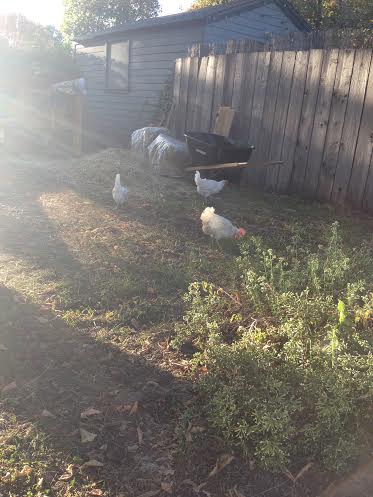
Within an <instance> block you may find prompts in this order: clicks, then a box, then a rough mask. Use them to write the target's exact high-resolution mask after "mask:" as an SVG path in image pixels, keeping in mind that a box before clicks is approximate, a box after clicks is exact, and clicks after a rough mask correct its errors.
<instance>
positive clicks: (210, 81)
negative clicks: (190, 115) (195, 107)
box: [200, 55, 217, 131]
mask: <svg viewBox="0 0 373 497" xmlns="http://www.w3.org/2000/svg"><path fill="white" fill-rule="evenodd" d="M216 63H217V59H216V56H215V55H211V56H210V57H209V58H208V62H207V70H206V81H205V87H204V91H203V100H202V115H201V122H200V129H201V131H210V125H211V114H212V103H213V98H214V90H215V72H216Z"/></svg>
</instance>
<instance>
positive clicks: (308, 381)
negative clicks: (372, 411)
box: [174, 224, 373, 470]
mask: <svg viewBox="0 0 373 497" xmlns="http://www.w3.org/2000/svg"><path fill="white" fill-rule="evenodd" d="M371 255H372V254H371V250H370V249H369V247H367V246H362V247H361V248H359V249H353V250H348V249H344V248H343V244H342V240H341V238H340V235H339V232H338V225H337V224H333V226H332V227H331V231H330V234H329V237H328V239H327V241H326V243H325V245H319V246H318V247H317V248H316V249H312V247H310V246H304V245H302V243H301V240H300V237H299V236H294V237H293V239H292V241H291V243H290V244H289V245H288V246H287V247H285V249H283V250H282V252H281V253H280V252H279V254H277V253H275V252H274V251H273V250H272V249H268V248H266V247H265V244H264V242H263V240H260V239H258V238H253V239H251V240H250V241H249V242H247V243H246V244H244V245H242V247H241V256H240V257H238V258H237V260H236V263H235V271H236V274H237V278H236V287H235V288H234V289H233V290H230V291H229V292H228V291H225V290H223V289H221V288H218V287H216V286H214V285H212V284H210V283H207V282H201V283H193V284H192V285H191V286H190V288H189V292H188V294H187V295H186V296H185V300H186V302H187V305H188V309H187V312H186V315H185V317H184V322H183V323H182V324H180V325H179V326H178V327H177V329H176V337H175V340H174V343H175V345H181V344H183V343H186V342H189V343H192V344H193V345H194V347H195V348H196V349H197V352H196V354H195V358H194V360H195V361H196V362H197V363H198V364H201V363H203V364H204V365H205V366H206V369H207V373H206V374H205V375H203V376H202V378H201V381H200V386H201V391H202V392H203V394H204V396H203V398H204V399H205V409H206V413H207V416H208V419H209V421H210V423H211V425H212V426H213V427H214V428H215V429H217V431H218V432H219V433H220V435H221V436H223V438H224V439H226V440H227V442H228V443H230V444H231V445H232V446H233V447H237V448H239V449H241V450H242V452H243V453H244V454H245V455H246V456H247V457H250V458H254V459H255V460H256V461H257V462H258V463H259V465H261V466H262V467H264V468H266V469H270V470H281V469H283V468H284V467H286V466H288V465H289V464H291V463H292V461H294V460H295V459H296V458H297V459H298V458H305V459H308V458H312V459H314V460H317V461H318V462H320V463H321V464H322V465H323V466H324V467H325V468H328V469H333V470H341V469H343V468H344V467H345V466H346V464H347V463H348V461H349V460H350V459H351V458H352V457H353V456H354V455H355V453H356V448H357V433H358V426H359V423H360V422H361V421H362V420H363V418H364V415H365V413H366V412H367V403H368V402H369V399H370V397H371V395H372V386H373V360H372V354H371V350H372V349H371V345H372V338H373V336H372V335H373V334H372V330H373V294H372V293H371V292H369V291H368V284H369V281H370V277H371V269H372V268H371Z"/></svg>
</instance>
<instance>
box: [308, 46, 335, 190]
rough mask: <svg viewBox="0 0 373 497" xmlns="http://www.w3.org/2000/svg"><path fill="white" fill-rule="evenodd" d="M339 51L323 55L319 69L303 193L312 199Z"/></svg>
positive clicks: (320, 159) (322, 149)
mask: <svg viewBox="0 0 373 497" xmlns="http://www.w3.org/2000/svg"><path fill="white" fill-rule="evenodd" d="M338 52H339V50H337V49H333V50H328V51H326V52H325V54H324V60H323V65H322V69H321V77H320V88H319V94H318V98H317V104H316V111H315V119H314V123H313V130H312V137H311V144H310V150H309V154H308V160H307V168H306V175H305V181H304V184H303V191H304V193H305V194H306V195H307V196H309V197H312V198H314V196H315V194H316V189H317V185H318V181H319V174H320V167H321V161H322V156H323V153H324V143H325V137H326V131H327V128H328V122H329V113H330V106H331V101H332V95H333V87H334V80H335V74H336V70H337V63H338Z"/></svg>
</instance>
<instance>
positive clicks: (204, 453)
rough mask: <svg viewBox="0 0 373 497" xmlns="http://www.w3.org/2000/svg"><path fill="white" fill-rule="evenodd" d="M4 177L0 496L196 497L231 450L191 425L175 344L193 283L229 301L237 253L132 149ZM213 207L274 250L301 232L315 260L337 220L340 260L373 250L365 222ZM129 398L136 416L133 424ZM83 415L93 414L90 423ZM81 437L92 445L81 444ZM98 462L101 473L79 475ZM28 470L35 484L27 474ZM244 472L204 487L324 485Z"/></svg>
mask: <svg viewBox="0 0 373 497" xmlns="http://www.w3.org/2000/svg"><path fill="white" fill-rule="evenodd" d="M118 171H119V172H120V173H121V175H122V180H123V182H125V183H126V185H127V186H128V187H129V189H130V198H129V201H128V205H127V206H126V207H125V208H124V209H123V210H121V211H115V210H114V209H113V205H112V200H111V188H112V183H113V178H114V175H115V173H116V172H118ZM2 172H3V181H2V185H1V187H0V203H1V207H2V209H1V212H0V283H1V287H0V290H1V291H0V310H1V313H0V320H1V331H0V344H2V345H3V348H5V349H6V350H4V351H2V352H1V351H0V354H2V355H4V354H5V359H4V360H2V361H0V385H3V386H6V385H9V384H11V383H12V382H14V381H15V382H16V388H14V389H13V390H10V391H9V392H8V393H7V394H6V395H4V394H2V395H1V397H0V408H1V413H0V418H1V419H2V421H1V423H2V424H1V435H0V436H1V439H0V442H3V444H1V443H0V445H1V446H5V442H6V447H5V448H3V449H2V452H1V455H0V493H5V495H7V494H9V493H10V494H12V495H16V496H20V497H21V496H22V497H23V496H28V495H30V496H31V495H33V496H34V495H35V496H40V497H41V496H42V495H56V496H57V497H69V496H76V497H82V496H83V495H84V496H86V495H95V492H96V495H104V496H114V495H115V496H116V497H118V496H119V495H125V496H126V497H127V496H130V497H137V496H139V495H141V494H144V493H146V492H149V491H154V492H157V491H160V494H159V495H167V492H166V491H165V490H164V488H169V487H167V485H163V487H162V483H163V484H164V483H169V484H172V486H173V488H174V489H175V492H176V493H175V495H179V496H180V497H184V496H185V497H186V496H188V497H189V496H190V495H191V493H190V492H191V488H190V486H189V487H188V484H185V483H183V482H185V480H193V482H194V483H195V484H196V485H198V484H200V483H202V482H204V481H206V478H207V475H208V473H209V472H210V471H211V469H212V468H213V467H214V465H215V462H216V459H217V457H218V455H219V454H221V452H222V451H224V450H226V449H225V448H224V444H223V442H222V440H221V439H220V438H217V437H216V433H214V431H213V430H212V431H210V430H209V429H208V427H207V426H205V420H204V419H201V420H199V419H198V415H199V413H200V415H201V416H202V410H201V409H200V404H199V396H198V394H197V393H196V391H195V388H194V385H193V380H191V372H192V371H193V365H192V363H191V361H190V360H189V358H190V353H189V351H188V350H186V349H185V350H184V351H183V352H182V353H180V352H177V351H176V350H174V349H173V348H172V347H171V345H170V342H171V340H172V338H173V337H174V329H175V326H176V325H177V324H178V323H180V322H181V320H182V316H183V314H184V313H185V307H184V304H183V299H182V297H183V295H184V293H185V292H186V290H187V288H188V286H189V284H190V283H191V282H193V281H202V280H208V281H210V282H211V283H213V284H215V285H217V286H218V287H220V286H224V288H225V289H226V290H227V291H228V292H229V291H230V290H231V289H234V287H235V274H234V271H232V268H233V266H234V265H235V259H236V257H237V256H238V255H239V250H238V247H237V246H236V245H235V244H227V245H225V246H224V249H223V250H219V249H218V248H217V247H215V246H213V244H211V242H210V240H208V239H207V238H206V237H205V236H204V235H203V234H202V232H201V229H200V221H199V215H200V212H201V210H202V208H203V203H202V201H201V200H200V199H199V198H198V197H197V196H196V193H195V191H194V187H193V185H192V183H191V182H183V181H176V180H171V179H166V178H162V179H161V178H156V179H155V178H152V177H151V176H150V173H149V171H147V170H146V169H144V168H141V167H140V166H138V165H137V164H136V163H135V162H133V161H132V159H131V157H130V156H129V154H128V153H127V152H126V151H120V150H107V151H104V152H101V153H99V154H96V155H94V156H91V157H87V158H83V159H81V160H73V161H57V162H46V161H43V160H38V161H36V160H32V159H30V160H29V159H23V158H12V160H11V161H6V160H3V163H2ZM213 204H214V206H215V208H216V210H217V212H219V213H221V214H223V215H226V216H227V217H229V218H231V219H232V220H234V221H235V222H237V224H240V225H242V226H244V227H246V228H247V230H248V237H252V236H254V235H255V236H257V235H260V236H261V237H262V238H263V239H264V240H266V241H267V243H269V244H270V246H271V247H273V249H274V250H277V249H281V248H283V247H284V246H285V245H286V244H287V243H288V240H289V239H290V238H291V237H292V236H294V233H295V232H301V233H302V237H301V239H300V242H299V243H300V246H302V245H303V244H307V245H310V246H314V247H317V245H319V244H322V243H323V240H324V237H325V233H326V232H327V230H328V229H329V227H330V225H331V224H332V222H333V221H335V220H336V219H337V220H338V221H339V223H340V230H341V234H342V237H343V239H344V243H345V244H346V247H353V246H357V245H361V243H362V241H363V240H366V242H367V243H371V238H370V235H369V233H371V232H372V227H373V221H372V219H370V218H368V217H364V216H356V215H352V214H341V213H338V212H336V211H335V210H334V209H333V208H331V207H328V206H320V205H318V204H315V203H309V202H306V201H303V200H300V199H297V198H290V197H277V196H271V195H268V194H263V193H261V192H256V191H251V190H250V191H239V190H238V189H237V188H234V187H233V188H229V189H227V191H225V192H224V193H223V194H222V195H221V197H219V198H216V199H214V201H213ZM299 228H300V229H299ZM136 401H138V405H139V406H140V407H139V411H137V412H136V413H135V414H132V415H130V414H129V411H128V406H129V405H130V406H132V407H133V405H134V404H135V403H136ZM88 407H95V408H96V409H97V410H99V411H100V414H99V415H98V416H93V417H92V418H89V419H86V420H83V419H82V418H81V416H80V414H81V412H82V411H84V410H85V409H87V408H88ZM44 410H47V411H49V412H50V413H52V415H53V417H45V416H43V415H42V413H43V411H44ZM188 410H192V411H193V420H194V421H193V422H196V423H198V424H201V425H203V426H204V428H206V429H205V431H203V432H200V433H196V434H194V435H193V436H192V441H189V442H187V443H186V445H185V450H181V446H180V445H178V444H177V443H176V442H175V430H176V431H177V430H179V431H180V430H181V431H182V432H183V431H184V432H185V430H188V422H187V421H185V419H186V417H185V413H186V412H187V411H188ZM180 413H183V416H184V417H183V419H184V421H183V422H182V423H181V424H179V422H178V418H179V416H180ZM183 427H184V428H183ZM185 427H186V428H185ZM80 428H84V429H86V430H88V431H89V432H92V433H95V434H96V435H97V437H96V439H95V441H93V442H91V443H88V444H82V443H81V442H80V436H79V429H80ZM141 433H142V435H141ZM139 434H140V435H139ZM140 442H141V443H140ZM237 455H238V454H237ZM90 459H95V460H98V461H100V462H102V463H103V464H104V466H103V467H101V468H98V469H90V470H89V469H88V470H84V469H83V470H82V469H79V468H80V466H81V464H82V463H83V462H86V461H88V460H90ZM26 465H30V466H31V467H32V473H30V475H29V476H27V477H24V476H22V475H21V476H19V473H20V472H21V471H22V469H23V468H24V467H25V466H26ZM67 468H70V469H71V468H73V469H72V470H71V471H72V474H71V475H70V477H69V478H68V477H66V478H65V479H64V478H63V476H64V475H66V473H68V470H67ZM243 468H246V463H245V462H244V461H241V460H240V459H239V457H237V459H236V460H235V462H233V463H232V464H230V465H229V467H227V468H226V469H225V470H224V472H222V476H221V477H220V475H217V476H216V477H215V478H211V480H209V481H208V484H207V485H206V486H205V487H204V489H205V490H206V491H207V490H208V491H209V492H211V493H212V495H217V496H220V495H222V496H223V495H235V494H234V488H236V489H237V491H238V490H240V491H241V493H243V494H244V495H246V494H247V495H251V494H260V493H261V492H265V491H268V492H267V494H266V495H267V496H271V495H273V496H276V497H279V496H280V495H289V492H295V491H297V492H299V494H300V495H303V494H302V492H303V491H304V492H305V488H307V485H309V486H310V487H309V488H311V487H312V485H314V486H315V485H316V486H317V484H318V483H317V481H318V480H317V476H315V475H318V474H319V473H317V472H316V469H315V473H312V474H311V477H310V480H307V481H305V482H304V486H303V483H302V484H298V486H297V488H295V489H294V486H293V484H292V483H291V482H290V481H289V480H288V479H287V478H286V477H276V480H274V477H273V475H272V474H270V473H268V472H267V473H266V472H258V473H257V475H256V477H255V482H253V481H251V478H250V477H249V476H248V474H247V471H246V470H244V469H243ZM40 479H43V481H42V483H39V482H40ZM326 481H327V480H323V481H322V482H321V483H319V485H320V486H321V487H322V486H323V485H325V483H326ZM315 482H316V483H315ZM38 485H39V486H38ZM278 485H281V486H280V490H279V489H278ZM272 487H274V488H275V490H270V488H272ZM162 488H163V490H162ZM319 488H320V487H317V491H318V490H319ZM100 492H101V493H100ZM201 492H202V490H201ZM229 492H231V494H229ZM232 492H233V493H232ZM279 492H280V493H279ZM197 495H198V494H197ZM292 495H296V494H292Z"/></svg>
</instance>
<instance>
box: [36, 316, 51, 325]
mask: <svg viewBox="0 0 373 497" xmlns="http://www.w3.org/2000/svg"><path fill="white" fill-rule="evenodd" d="M36 319H37V320H38V321H39V323H41V324H46V323H48V319H46V318H43V317H42V316H36Z"/></svg>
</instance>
